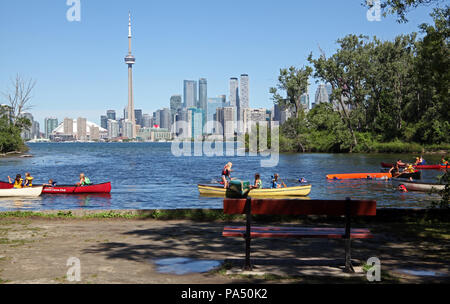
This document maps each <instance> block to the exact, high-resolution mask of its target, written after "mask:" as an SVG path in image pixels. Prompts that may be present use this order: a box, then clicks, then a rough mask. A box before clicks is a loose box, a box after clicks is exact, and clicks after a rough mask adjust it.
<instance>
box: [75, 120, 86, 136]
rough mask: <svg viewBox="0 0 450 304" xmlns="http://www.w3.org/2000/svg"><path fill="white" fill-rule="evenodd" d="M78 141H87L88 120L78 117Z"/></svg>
mask: <svg viewBox="0 0 450 304" xmlns="http://www.w3.org/2000/svg"><path fill="white" fill-rule="evenodd" d="M77 139H78V140H83V141H84V140H87V120H86V118H82V117H78V119H77Z"/></svg>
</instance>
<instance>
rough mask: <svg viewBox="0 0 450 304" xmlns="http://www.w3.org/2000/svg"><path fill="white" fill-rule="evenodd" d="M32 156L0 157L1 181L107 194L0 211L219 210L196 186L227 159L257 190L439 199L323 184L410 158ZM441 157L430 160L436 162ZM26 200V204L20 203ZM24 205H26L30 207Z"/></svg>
mask: <svg viewBox="0 0 450 304" xmlns="http://www.w3.org/2000/svg"><path fill="white" fill-rule="evenodd" d="M30 148H31V149H30V152H29V153H30V154H32V155H33V157H32V158H0V180H5V179H6V177H7V176H8V175H9V176H15V175H16V174H17V173H21V174H22V175H23V174H24V173H25V172H31V173H32V175H33V176H34V177H35V183H36V184H41V183H46V182H47V181H48V180H49V179H50V178H52V179H53V180H55V181H57V183H58V184H74V183H76V182H78V176H79V174H80V172H84V173H86V174H87V176H89V177H90V179H91V181H92V182H94V183H102V182H106V181H111V183H112V192H111V196H110V197H101V196H92V195H89V196H83V195H82V196H79V195H76V196H74V195H43V196H42V197H41V198H39V199H38V200H23V201H22V200H20V201H18V202H17V203H16V204H14V201H13V200H7V199H0V211H2V210H16V209H17V208H29V209H33V210H55V209H57V210H64V209H76V208H86V209H178V208H183V209H187V208H222V206H223V198H221V197H205V196H199V192H198V188H197V184H211V183H212V182H215V181H217V180H219V179H220V175H221V170H222V168H223V166H224V164H226V163H227V162H229V161H231V162H233V172H232V177H235V178H240V179H243V180H247V181H250V182H251V183H253V181H254V175H255V173H260V174H261V178H262V182H263V187H269V186H270V182H271V176H272V175H274V174H275V173H279V174H280V178H281V179H282V180H284V181H285V182H286V184H287V185H288V186H298V185H299V183H298V180H299V179H300V178H302V177H303V178H305V179H306V180H307V181H308V183H310V184H311V185H312V189H311V193H310V195H309V196H308V197H309V198H311V199H345V198H347V197H351V198H353V199H374V200H376V201H377V206H379V207H401V208H410V207H414V208H417V207H424V206H428V205H429V204H430V203H431V202H432V201H436V200H439V198H440V197H439V195H437V194H434V195H429V194H428V193H420V192H408V193H402V192H399V191H397V190H396V189H395V187H394V185H393V183H392V182H391V181H382V180H364V179H363V180H327V179H326V175H327V174H336V173H362V172H379V171H380V163H381V162H383V161H384V162H393V161H395V160H397V159H402V160H413V159H414V158H415V157H416V156H417V155H412V154H409V155H408V154H326V153H310V154H281V155H280V161H279V164H278V165H277V166H276V167H275V168H262V167H261V163H260V160H261V158H260V157H248V156H247V157H240V156H223V157H207V156H201V157H175V156H173V155H172V153H171V144H170V143H139V144H135V143H129V144H128V143H67V144H64V143H59V144H57V143H39V144H30ZM439 159H440V155H429V156H427V158H426V160H427V163H429V164H431V163H437V162H438V161H439ZM438 175H442V172H439V171H437V170H423V171H422V181H433V182H435V181H436V176H438ZM27 202H28V203H27ZM30 202H31V204H30Z"/></svg>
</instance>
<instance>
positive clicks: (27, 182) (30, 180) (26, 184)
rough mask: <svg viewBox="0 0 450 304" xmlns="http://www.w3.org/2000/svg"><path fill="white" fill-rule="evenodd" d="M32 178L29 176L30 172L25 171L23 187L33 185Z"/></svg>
mask: <svg viewBox="0 0 450 304" xmlns="http://www.w3.org/2000/svg"><path fill="white" fill-rule="evenodd" d="M33 179H34V177H32V176H31V174H30V173H28V172H27V173H25V181H24V183H23V186H24V187H33Z"/></svg>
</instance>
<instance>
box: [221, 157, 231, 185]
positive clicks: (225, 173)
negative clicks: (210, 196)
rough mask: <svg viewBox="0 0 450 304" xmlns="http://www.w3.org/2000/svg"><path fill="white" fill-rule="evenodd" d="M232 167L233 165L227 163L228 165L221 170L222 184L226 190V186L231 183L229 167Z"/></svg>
mask: <svg viewBox="0 0 450 304" xmlns="http://www.w3.org/2000/svg"><path fill="white" fill-rule="evenodd" d="M232 166H233V163H231V162H229V163H228V164H226V165H225V167H223V170H222V183H223V187H224V188H228V184H229V182H230V181H231V171H232V170H231V167H232Z"/></svg>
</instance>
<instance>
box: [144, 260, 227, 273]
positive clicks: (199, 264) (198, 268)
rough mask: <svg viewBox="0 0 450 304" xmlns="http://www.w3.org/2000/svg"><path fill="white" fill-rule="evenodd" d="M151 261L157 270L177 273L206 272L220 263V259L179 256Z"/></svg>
mask: <svg viewBox="0 0 450 304" xmlns="http://www.w3.org/2000/svg"><path fill="white" fill-rule="evenodd" d="M152 262H153V263H155V264H156V265H157V266H158V267H157V271H158V272H160V273H169V274H177V275H183V274H188V273H203V272H208V271H211V270H213V269H214V268H216V267H218V266H220V265H221V264H222V261H215V260H194V259H190V258H180V257H179V258H166V259H158V260H154V261H152Z"/></svg>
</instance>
